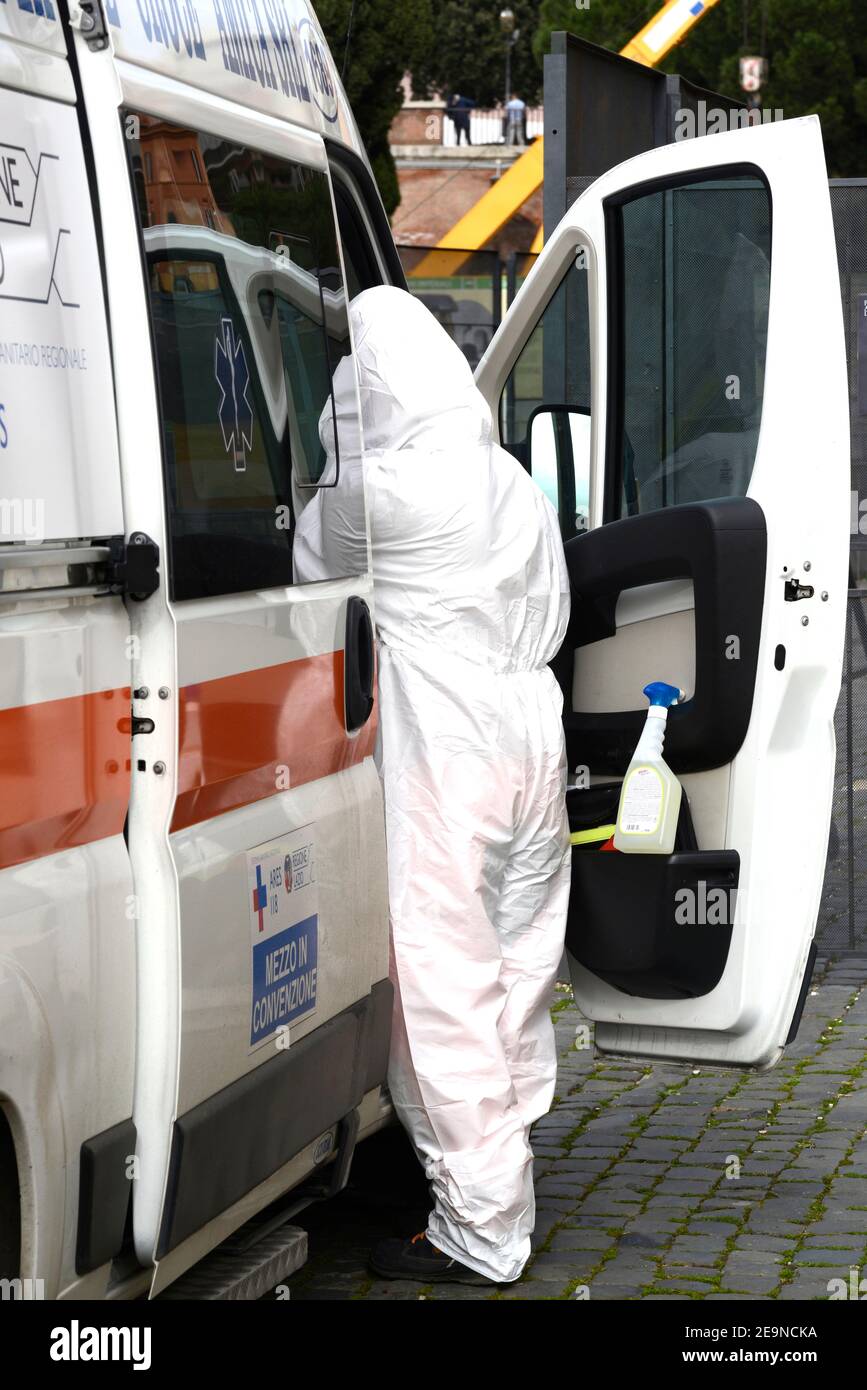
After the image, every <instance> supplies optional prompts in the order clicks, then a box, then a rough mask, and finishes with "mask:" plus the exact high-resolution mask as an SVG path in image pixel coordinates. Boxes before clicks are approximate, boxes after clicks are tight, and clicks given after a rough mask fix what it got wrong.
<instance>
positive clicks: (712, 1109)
mask: <svg viewBox="0 0 867 1390" xmlns="http://www.w3.org/2000/svg"><path fill="white" fill-rule="evenodd" d="M865 984H867V956H860V957H857V958H853V957H850V958H848V959H846V958H843V959H840V960H839V961H836V962H830V963H829V962H827V961H820V962H819V963H818V964H817V968H816V973H815V975H814V979H813V984H812V988H811V993H810V994H809V996H808V998H807V1005H806V1008H805V1012H804V1017H803V1019H802V1021H801V1028H800V1032H799V1035H798V1039H797V1041H796V1042H795V1043H794V1044H793V1045H792V1046H791V1047H790V1048H788V1049H787V1051H786V1054H785V1057H784V1059H783V1061H782V1062H781V1063H780V1065H779V1066H778V1067H776V1068H775V1069H774V1070H773V1071H771V1072H766V1073H763V1074H753V1073H743V1072H733V1071H728V1072H723V1071H714V1070H709V1069H706V1068H689V1067H682V1066H674V1065H665V1066H660V1065H655V1066H649V1065H644V1064H641V1063H631V1062H621V1061H612V1060H608V1059H601V1058H598V1059H594V1057H593V1055H592V1049H588V1048H584V1049H583V1050H576V1047H575V1038H576V1028H577V1027H578V1025H579V1024H580V1023H581V1017H580V1015H579V1013H578V1011H577V1009H576V1008H575V1005H574V1004H573V1002H572V999H571V993H570V992H569V990H568V988H567V987H566V986H558V993H557V998H556V1001H555V1003H554V1006H553V1011H554V1019H555V1026H556V1031H557V1039H558V1044H559V1056H560V1061H559V1074H558V1087H557V1090H558V1094H557V1097H556V1099H555V1103H554V1106H553V1108H552V1110H551V1113H550V1114H549V1115H547V1116H546V1117H545V1118H544V1119H543V1120H541V1121H540V1122H539V1124H538V1125H536V1127H535V1129H534V1133H533V1148H534V1151H535V1154H536V1171H537V1179H536V1195H537V1226H536V1235H535V1241H534V1245H535V1251H534V1256H533V1259H532V1261H531V1263H530V1265H529V1267H528V1269H527V1271H526V1272H525V1275H524V1277H523V1279H521V1280H520V1281H519V1282H518V1283H516V1284H512V1285H510V1286H508V1287H507V1288H505V1289H502V1290H492V1289H490V1288H476V1287H472V1286H464V1285H461V1286H432V1287H428V1288H420V1286H419V1285H417V1284H413V1283H409V1282H406V1283H404V1282H389V1281H387V1280H378V1279H375V1278H374V1277H372V1276H371V1275H369V1274H368V1273H367V1272H366V1269H365V1259H366V1255H367V1252H368V1250H369V1248H370V1246H371V1244H372V1243H373V1242H374V1241H375V1240H376V1239H378V1238H379V1237H380V1236H382V1235H409V1234H413V1233H414V1232H415V1231H417V1230H422V1229H423V1228H424V1225H425V1220H426V1212H427V1201H426V1187H425V1183H424V1180H423V1177H422V1174H421V1171H420V1169H419V1167H418V1165H417V1164H416V1162H415V1160H414V1158H413V1156H412V1154H411V1151H410V1150H409V1147H408V1145H407V1143H406V1141H405V1139H404V1137H403V1135H402V1133H400V1132H399V1131H398V1130H393V1131H389V1132H387V1133H385V1134H381V1135H377V1136H375V1137H374V1138H373V1139H371V1140H369V1141H368V1142H367V1143H366V1144H364V1145H362V1146H361V1148H360V1149H359V1153H358V1156H357V1158H356V1161H355V1165H356V1166H355V1169H354V1173H353V1180H352V1183H351V1185H350V1187H349V1188H348V1189H347V1191H346V1192H344V1193H343V1194H341V1196H340V1197H339V1198H337V1199H336V1200H335V1201H333V1202H332V1203H330V1204H328V1205H323V1206H321V1207H317V1208H310V1209H308V1211H307V1212H304V1213H302V1214H301V1216H300V1217H299V1218H297V1219H298V1221H299V1224H300V1225H302V1226H305V1227H306V1228H307V1229H308V1231H309V1240H310V1259H309V1261H308V1263H307V1265H306V1266H305V1267H304V1269H303V1270H301V1271H299V1273H298V1274H297V1275H296V1276H295V1277H294V1278H293V1279H292V1280H291V1281H290V1285H289V1286H290V1289H291V1297H292V1298H293V1299H335V1298H340V1299H345V1298H367V1299H385V1298H391V1299H418V1298H419V1297H424V1298H428V1299H461V1300H464V1299H479V1298H481V1299H490V1298H497V1299H501V1298H510V1299H521V1300H523V1299H567V1298H584V1297H590V1298H591V1299H594V1300H595V1299H600V1298H603V1299H636V1298H651V1299H660V1298H676V1299H677V1298H679V1299H705V1298H707V1299H762V1300H765V1299H777V1298H779V1299H816V1298H827V1297H828V1296H829V1290H828V1282H829V1280H831V1279H835V1278H841V1279H845V1280H847V1282H848V1280H849V1278H850V1270H851V1269H852V1268H853V1267H854V1268H857V1269H859V1270H860V1271H861V1274H859V1278H860V1277H864V1278H867V989H865ZM865 1287H867V1286H865Z"/></svg>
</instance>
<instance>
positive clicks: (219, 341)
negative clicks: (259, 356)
mask: <svg viewBox="0 0 867 1390" xmlns="http://www.w3.org/2000/svg"><path fill="white" fill-rule="evenodd" d="M214 375H215V377H216V378H217V385H218V386H219V388H220V391H221V392H222V396H221V399H220V404H219V407H218V409H217V414H218V416H219V420H220V428H221V430H222V431H223V445H224V447H225V449H226V453H227V454H231V455H232V457H233V459H234V463H235V472H236V473H243V472H245V470H246V468H247V458H246V454H245V450H246V449H252V447H253V408H252V406H251V405H250V400H249V397H248V395H247V391H248V390H249V387H250V372H249V369H248V367H247V358H246V357H245V355H244V344H243V343H242V342H241V340H240V338H236V337H235V326H234V324H233V323H232V320H231V319H228V318H227V319H221V321H220V331H219V333H218V334H217V337H216V339H215V341H214Z"/></svg>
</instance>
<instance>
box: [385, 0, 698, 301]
mask: <svg viewBox="0 0 867 1390" xmlns="http://www.w3.org/2000/svg"><path fill="white" fill-rule="evenodd" d="M718 4H719V0H666V4H664V5H663V7H662V9H661V10H659V11H657V13H656V14H655V15H654V16H653V18H652V19H651V20H649V22H648V23H647V24H645V26H644V28H643V29H642V30H640V32H639V33H637V34H636V35H635V38H634V39H630V41H629V43H628V44H627V45H626V47H625V48H622V49H621V50H620V52H621V56H622V57H624V58H631V59H632V60H633V61H634V62H636V63H643V64H644V65H645V67H648V68H652V67H655V65H656V64H657V63H658V62H660V61H661V59H663V58H664V57H665V55H666V53H668V52H670V51H671V49H672V48H674V47H675V45H676V44H678V43H680V41H681V39H682V38H684V37H685V35H686V34H687V33H688V32H689V30H690V29H691V28H692V26H693V25H694V24H696V23H697V22H698V20H700V19H703V18H704V16H705V15H706V14H707V12H708V10H712V9H713V7H714V5H718ZM542 176H543V163H542V141H541V139H539V140H534V141H533V144H532V145H529V146H528V147H527V149H526V150H525V151H524V153H523V154H522V155H521V156H520V157H519V158H518V159H516V160H515V162H514V164H512V165H511V166H510V168H509V169H507V170H506V172H505V174H503V175H502V177H501V178H499V179H497V181H496V183H493V184H491V187H490V188H489V189H488V191H487V193H484V194H483V195H482V197H481V198H480V199H479V201H478V202H477V203H475V204H474V205H473V207H471V208H470V210H469V212H465V213H464V215H463V217H462V218H461V219H460V220H459V221H458V222H456V223H455V225H454V226H453V227H451V228H449V230H448V231H447V232H446V234H445V236H444V237H443V238H442V240H441V241H438V242H437V245H436V248H435V249H434V250H433V251H430V252H429V253H428V254H427V255H426V256H425V257H424V259H423V260H421V261H419V263H418V265H417V266H416V267H415V268H414V270H412V271H411V272H410V276H411V277H412V278H415V277H417V276H418V277H427V276H438V275H448V274H454V272H455V270H456V269H457V267H456V265H455V259H454V252H455V251H456V250H463V251H477V250H478V249H479V248H480V247H482V246H484V245H485V243H486V242H487V241H490V239H491V237H492V236H495V235H496V234H497V232H498V231H499V230H500V228H501V227H502V226H503V225H504V224H505V223H506V222H508V220H509V218H510V217H513V216H514V214H515V213H516V212H517V211H518V209H519V208H520V207H522V206H523V204H524V203H526V201H527V199H528V198H530V197H532V195H533V194H534V193H535V192H536V189H537V188H539V187H540V186H541V183H542ZM544 239H545V238H544V231H543V228H542V227H540V228H539V230H538V232H537V233H536V236H535V237H534V239H533V245H532V247H531V248H530V249H531V250H532V251H541V249H542V245H543V243H544ZM438 250H443V251H446V250H448V251H451V253H452V254H451V255H450V256H442V257H439V258H438V257H437V251H438Z"/></svg>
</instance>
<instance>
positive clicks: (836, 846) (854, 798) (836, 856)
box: [816, 179, 867, 955]
mask: <svg viewBox="0 0 867 1390" xmlns="http://www.w3.org/2000/svg"><path fill="white" fill-rule="evenodd" d="M831 207H832V209H833V213H834V230H835V233H836V238H837V260H838V264H839V269H840V294H841V298H842V302H843V322H844V326H845V331H846V355H847V359H848V365H849V410H850V419H851V426H852V436H851V438H852V524H851V531H852V535H851V547H850V564H849V602H848V611H847V615H846V647H845V656H844V663H843V685H842V689H841V691H840V699H839V702H838V705H837V714H836V720H835V723H836V732H837V768H836V775H835V779H834V807H833V813H832V821H831V835H830V840H829V844H828V862H827V865H826V869H825V886H824V890H823V893H822V904H821V907H820V910H819V923H818V927H817V929H816V943H817V945H818V947H819V949H820V950H821V951H823V952H825V953H827V954H829V955H840V954H842V953H845V952H847V951H865V950H867V179H832V180H831ZM862 502H865V506H864V510H863V511H862V510H861V504H862ZM862 528H863V529H862Z"/></svg>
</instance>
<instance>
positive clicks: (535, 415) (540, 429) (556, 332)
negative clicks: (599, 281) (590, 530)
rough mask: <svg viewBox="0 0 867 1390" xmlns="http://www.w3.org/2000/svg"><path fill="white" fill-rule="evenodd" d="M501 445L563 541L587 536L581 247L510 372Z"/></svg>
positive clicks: (585, 313) (586, 326) (586, 340)
mask: <svg viewBox="0 0 867 1390" xmlns="http://www.w3.org/2000/svg"><path fill="white" fill-rule="evenodd" d="M500 439H501V441H502V443H503V446H504V447H505V448H507V449H508V450H509V451H510V452H511V453H513V454H514V455H515V457H516V458H517V459H518V460H519V461H520V462H521V463H523V465H524V467H525V468H527V469H529V471H530V473H531V474H532V476H533V478H534V479H535V481H536V482H537V483H538V484H539V486H540V487H541V489H542V491H543V492H544V493H545V494H546V496H547V497H548V498H549V499H550V501H551V503H552V504H553V506H554V507H555V508H556V510H557V514H558V517H559V519H560V530H561V532H562V535H563V539H564V541H566V540H571V538H572V537H573V536H575V535H577V534H580V532H582V531H584V530H586V528H587V519H588V510H589V489H590V317H589V309H588V299H587V252H586V249H585V248H584V247H583V246H578V247H577V248H576V250H575V255H574V259H573V260H572V261H571V262H570V265H569V268H568V270H567V271H566V273H565V275H564V276H563V278H562V280H561V281H560V284H559V285H558V286H557V289H556V290H555V291H554V294H553V295H552V296H551V298H550V300H549V301H548V304H547V306H546V308H545V311H544V313H543V314H542V315H541V317H540V319H539V321H538V322H537V324H536V326H535V328H534V329H533V331H532V333H531V334H530V336H529V338H528V339H527V341H526V342H525V344H524V346H523V348H522V349H521V352H520V354H519V356H518V358H517V360H516V361H515V364H514V366H513V368H512V370H511V372H510V373H509V376H508V379H507V381H506V385H505V387H504V389H503V394H502V397H501V399H500Z"/></svg>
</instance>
